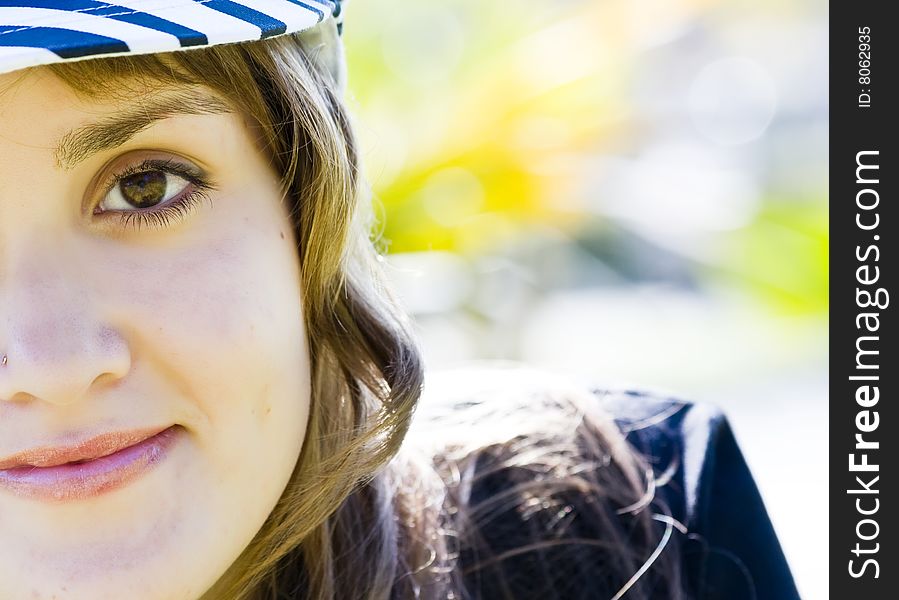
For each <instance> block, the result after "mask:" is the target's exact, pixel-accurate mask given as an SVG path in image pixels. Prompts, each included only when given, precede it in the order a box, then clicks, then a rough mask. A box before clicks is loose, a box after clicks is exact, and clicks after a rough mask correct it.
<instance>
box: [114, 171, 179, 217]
mask: <svg viewBox="0 0 899 600" xmlns="http://www.w3.org/2000/svg"><path fill="white" fill-rule="evenodd" d="M166 187H167V185H166V177H165V173H163V172H162V171H144V172H143V173H135V174H134V175H129V176H127V177H123V178H122V179H121V181H119V190H121V192H122V197H123V198H124V199H125V200H126V201H127V202H128V203H129V204H133V205H134V206H135V207H137V208H150V207H152V206H155V205H157V204H159V203H160V202H162V201H163V200H164V199H165V191H166Z"/></svg>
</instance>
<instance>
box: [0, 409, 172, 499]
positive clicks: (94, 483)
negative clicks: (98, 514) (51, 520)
mask: <svg viewBox="0 0 899 600" xmlns="http://www.w3.org/2000/svg"><path fill="white" fill-rule="evenodd" d="M183 432H184V430H183V428H181V427H179V426H177V425H173V426H172V427H169V428H167V429H164V430H161V431H160V430H159V429H154V430H137V431H124V432H117V433H109V434H104V435H100V436H97V437H94V438H91V439H89V440H86V441H84V442H81V443H79V444H76V445H73V446H68V447H44V448H35V449H32V450H26V451H25V452H20V453H18V454H14V455H13V456H10V457H8V458H6V459H3V460H0V488H5V489H7V490H9V491H11V492H13V493H15V494H17V495H20V496H24V497H26V498H35V499H38V500H49V501H65V500H80V499H84V498H90V497H93V496H97V495H99V494H102V493H104V492H107V491H110V490H113V489H116V488H119V487H122V486H123V485H125V484H127V483H128V482H130V481H132V480H134V479H136V478H138V477H139V476H141V475H142V474H144V473H146V472H147V471H149V470H150V469H152V468H153V467H154V466H156V465H157V464H159V463H160V462H161V461H162V459H163V458H165V456H166V454H167V452H168V450H169V448H171V447H172V445H173V444H174V443H175V442H176V441H177V440H178V439H179V438H180V437H181V434H183Z"/></svg>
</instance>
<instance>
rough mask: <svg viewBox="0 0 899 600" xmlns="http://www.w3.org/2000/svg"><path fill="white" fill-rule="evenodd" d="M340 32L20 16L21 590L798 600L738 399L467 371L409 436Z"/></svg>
mask: <svg viewBox="0 0 899 600" xmlns="http://www.w3.org/2000/svg"><path fill="white" fill-rule="evenodd" d="M338 15H339V5H335V4H333V3H330V2H326V1H325V2H321V1H317V0H307V1H305V2H299V1H298V0H264V1H258V2H250V1H246V2H241V3H237V2H230V1H224V0H197V1H193V0H165V1H156V0H149V1H148V0H142V1H141V2H136V1H133V0H131V1H127V0H126V1H116V2H94V1H90V0H64V1H54V2H48V1H40V0H37V1H31V2H0V599H3V600H19V599H22V600H24V599H47V600H48V599H51V598H58V599H69V598H72V599H85V600H96V599H105V598H115V599H118V598H138V599H146V600H163V599H182V600H192V599H197V598H203V599H232V598H233V599H269V598H271V599H274V598H290V599H332V598H333V599H389V598H395V599H404V598H423V599H424V598H427V599H450V598H452V599H463V598H483V599H486V600H494V599H500V598H514V599H528V598H535V599H537V598H539V599H541V600H543V599H548V598H560V599H578V598H600V599H614V600H617V599H618V598H628V599H634V600H636V599H649V598H654V599H680V598H715V599H720V600H725V599H727V600H740V599H742V598H764V599H766V600H778V599H793V598H796V593H795V589H794V587H793V584H792V580H791V579H790V575H789V571H788V569H787V568H786V565H785V562H784V560H783V555H782V553H781V552H780V548H779V546H778V544H777V540H776V538H775V537H774V534H773V531H772V529H771V526H770V523H769V522H768V520H767V516H766V515H765V511H764V507H763V506H762V505H761V501H760V499H759V497H758V493H757V491H756V489H755V486H754V484H753V483H752V480H751V477H750V476H749V473H748V471H747V470H746V467H745V464H744V463H743V462H742V459H741V457H740V453H739V450H738V449H737V448H736V446H735V445H734V444H733V438H732V437H731V436H730V432H729V429H728V428H727V425H726V421H724V419H723V418H722V417H721V415H720V414H719V413H717V412H715V411H714V410H710V409H708V408H704V407H697V406H694V405H690V404H686V403H682V402H676V401H672V400H655V399H651V398H648V397H645V396H642V395H639V394H633V393H623V394H612V393H607V392H601V391H598V390H591V389H589V388H586V387H579V386H577V385H574V384H570V383H566V382H562V381H558V380H555V379H552V378H550V377H549V376H543V375H537V374H533V373H530V372H527V371H523V370H515V369H512V370H501V371H497V372H467V373H455V374H450V375H449V376H446V377H444V378H442V379H436V378H435V379H434V380H431V379H430V378H429V379H428V384H427V386H426V387H427V390H428V396H429V397H428V398H427V399H426V400H423V401H422V408H421V410H420V411H419V414H418V415H417V416H416V419H415V423H414V425H412V427H411V431H410V424H412V417H413V412H414V411H415V408H416V405H417V404H418V401H419V397H420V395H421V392H422V384H423V381H424V375H423V372H422V366H421V363H420V359H419V354H418V351H417V349H416V345H415V342H414V339H413V336H412V335H411V333H410V327H409V323H408V320H407V318H406V316H405V315H404V314H403V313H402V311H401V310H400V309H399V308H398V307H397V304H396V302H395V301H394V300H393V299H392V297H391V295H390V293H389V291H388V290H387V289H386V287H385V285H384V283H383V281H382V278H381V274H380V261H379V257H378V255H377V253H376V252H375V250H374V246H373V244H372V240H371V239H370V231H371V228H370V222H369V218H368V203H367V196H366V193H365V191H366V190H365V185H364V182H363V181H362V180H361V178H360V175H359V171H360V161H359V156H358V152H357V148H356V144H355V141H354V137H353V133H352V128H351V126H350V121H349V117H348V115H347V112H346V109H345V107H344V105H343V103H342V101H341V96H342V90H343V85H344V70H343V59H342V53H341V47H340V43H339V37H338V33H339V24H338V22H337V19H336V17H337V16H338ZM174 50H181V51H177V52H175V51H174ZM407 433H408V435H407ZM404 438H406V441H405V442H404ZM629 442H630V443H629Z"/></svg>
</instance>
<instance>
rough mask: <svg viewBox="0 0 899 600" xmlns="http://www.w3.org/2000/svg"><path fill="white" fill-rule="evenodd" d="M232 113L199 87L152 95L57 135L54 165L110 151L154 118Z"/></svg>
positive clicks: (66, 164) (70, 165) (69, 166)
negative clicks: (119, 110)
mask: <svg viewBox="0 0 899 600" xmlns="http://www.w3.org/2000/svg"><path fill="white" fill-rule="evenodd" d="M233 112H235V110H234V108H232V107H231V106H230V105H229V104H228V103H226V102H225V101H223V100H221V99H220V98H218V97H216V96H214V95H212V94H211V93H207V92H205V91H203V90H201V89H199V88H186V89H184V90H182V91H178V92H176V93H166V94H162V95H159V96H153V97H152V98H150V99H147V100H144V101H142V102H141V103H140V104H139V105H135V106H132V107H130V108H126V109H123V110H122V111H121V113H119V114H116V115H113V116H109V117H105V118H103V119H100V120H99V121H96V122H94V123H90V124H88V125H82V126H80V127H77V128H76V129H73V130H71V131H69V132H68V133H66V134H65V135H63V136H62V137H60V139H59V142H58V144H57V146H56V151H55V154H56V164H57V165H58V166H59V167H61V168H62V169H65V170H68V169H72V168H74V167H75V165H77V164H78V163H80V162H81V161H83V160H86V159H87V158H89V157H91V156H93V155H94V154H96V153H98V152H103V151H105V150H112V149H114V148H117V147H119V146H121V145H122V144H124V143H125V142H127V141H128V140H130V139H131V138H132V137H134V136H135V135H137V134H138V133H140V132H141V131H143V130H144V129H147V128H148V127H150V126H151V125H153V124H154V123H156V122H157V121H161V120H164V119H168V118H171V117H174V116H178V115H216V114H228V113H233Z"/></svg>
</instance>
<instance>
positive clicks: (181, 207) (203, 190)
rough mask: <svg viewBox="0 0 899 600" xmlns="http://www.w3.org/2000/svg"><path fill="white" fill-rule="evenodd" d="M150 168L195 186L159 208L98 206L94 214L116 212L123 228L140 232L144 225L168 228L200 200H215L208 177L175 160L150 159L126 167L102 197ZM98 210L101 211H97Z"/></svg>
mask: <svg viewBox="0 0 899 600" xmlns="http://www.w3.org/2000/svg"><path fill="white" fill-rule="evenodd" d="M151 171H160V172H163V173H168V174H170V175H175V176H177V177H181V178H182V179H184V180H186V181H188V182H189V183H190V184H191V185H193V186H194V189H193V190H192V191H190V192H188V193H186V194H184V193H182V195H181V196H178V197H176V198H173V199H171V200H169V201H168V202H167V203H166V204H164V205H163V206H162V207H160V208H155V207H154V208H149V209H145V210H140V209H135V210H133V211H124V210H100V209H99V208H95V209H94V214H112V215H117V218H118V219H119V221H120V222H121V225H122V227H123V228H126V229H127V228H129V227H130V228H133V229H137V230H138V231H139V230H140V229H141V228H142V227H144V226H148V227H154V228H164V227H167V226H169V225H171V223H172V222H173V220H175V219H179V220H183V219H184V218H185V217H187V216H188V215H189V214H190V213H191V211H193V210H195V209H196V208H197V207H198V206H199V205H200V202H202V201H206V202H210V203H211V202H212V198H211V196H210V194H209V192H210V191H214V190H215V189H216V187H215V186H214V185H213V184H212V183H211V182H210V181H209V180H207V179H206V178H204V177H202V176H200V175H197V174H196V173H193V172H191V171H190V169H188V168H187V167H185V166H183V165H181V164H178V163H177V162H175V161H174V160H172V159H166V160H154V159H149V160H145V161H143V162H141V163H137V164H134V165H131V166H129V167H126V168H125V169H124V170H122V171H121V172H119V173H116V174H115V175H114V176H113V177H112V179H111V181H110V183H109V184H108V185H107V186H106V187H105V191H104V192H103V196H102V197H103V198H105V197H106V196H107V195H108V194H109V192H111V191H112V189H113V188H114V187H115V186H117V185H118V184H119V182H121V181H122V179H125V178H126V177H130V176H131V175H137V174H138V173H146V172H151ZM98 210H99V212H97V211H98Z"/></svg>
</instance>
